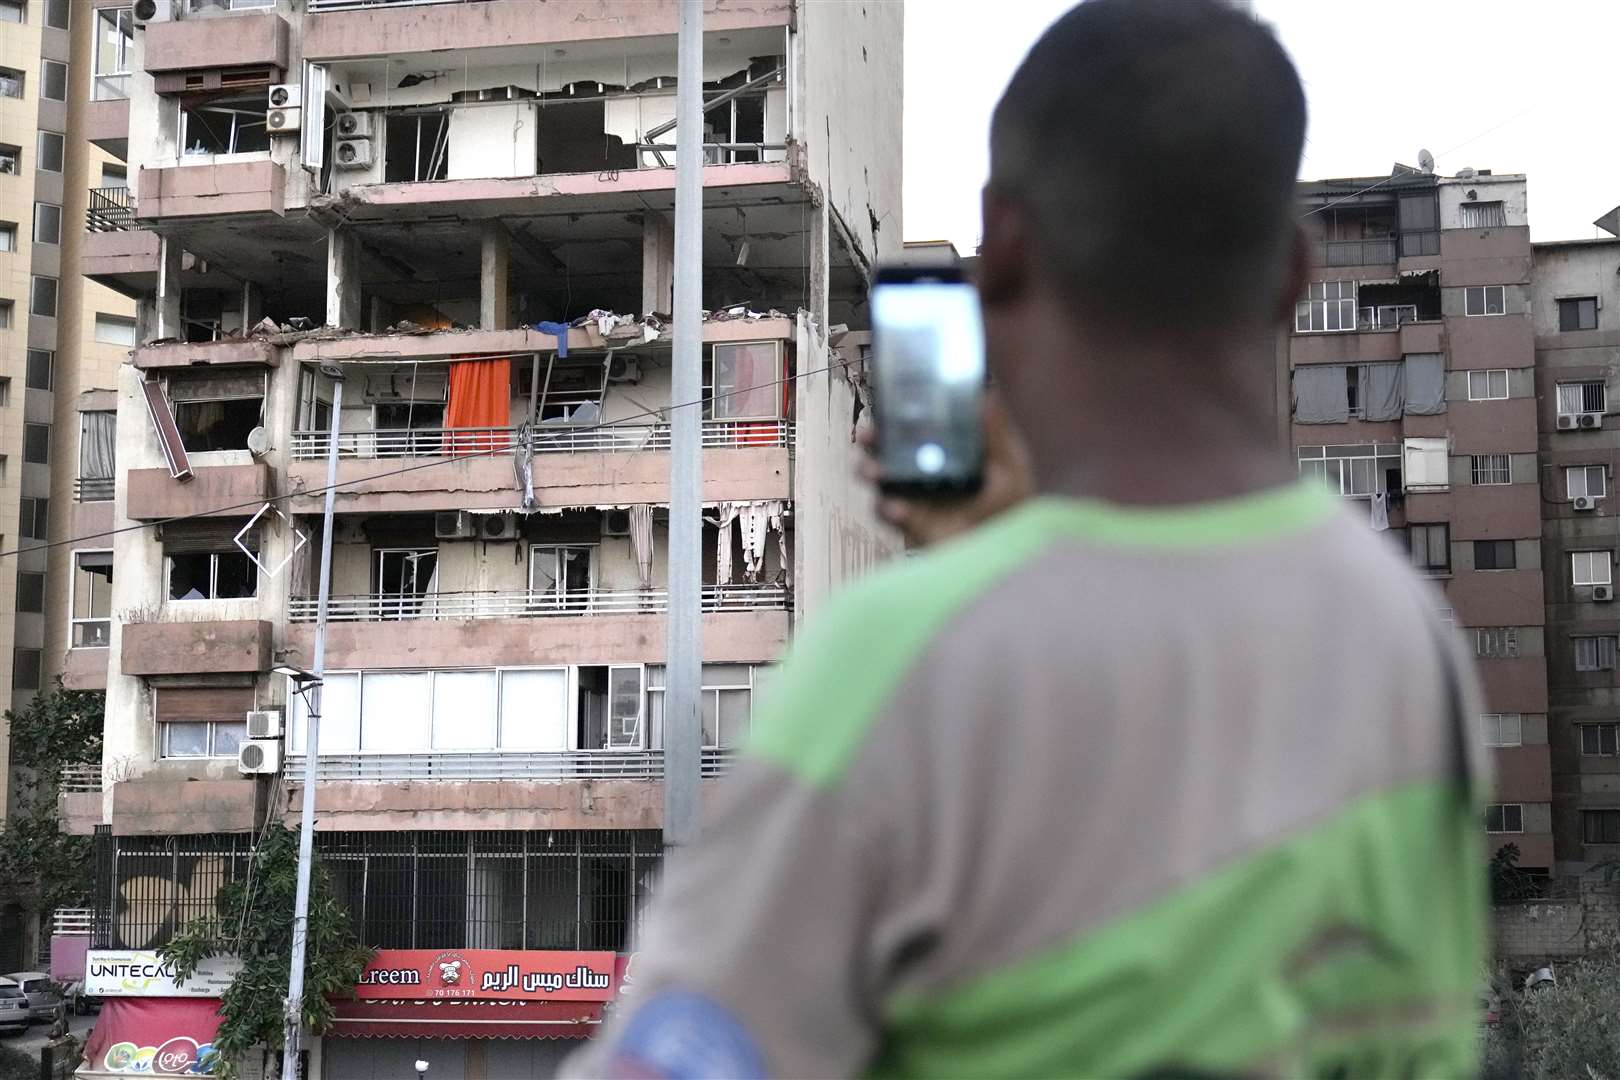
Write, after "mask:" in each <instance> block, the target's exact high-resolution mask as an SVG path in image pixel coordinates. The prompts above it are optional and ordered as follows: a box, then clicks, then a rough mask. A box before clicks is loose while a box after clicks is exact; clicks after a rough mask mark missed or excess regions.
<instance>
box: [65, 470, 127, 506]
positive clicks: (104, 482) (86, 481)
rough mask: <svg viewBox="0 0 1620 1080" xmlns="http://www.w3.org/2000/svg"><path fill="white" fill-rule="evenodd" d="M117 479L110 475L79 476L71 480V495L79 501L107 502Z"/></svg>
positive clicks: (110, 497) (111, 495)
mask: <svg viewBox="0 0 1620 1080" xmlns="http://www.w3.org/2000/svg"><path fill="white" fill-rule="evenodd" d="M117 483H118V482H117V481H116V480H114V479H113V478H112V477H110V476H80V477H76V478H75V479H74V481H73V497H74V498H75V499H77V500H78V501H79V502H108V501H110V500H111V499H112V497H113V488H114V487H115V486H116V485H117Z"/></svg>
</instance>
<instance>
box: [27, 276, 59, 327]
mask: <svg viewBox="0 0 1620 1080" xmlns="http://www.w3.org/2000/svg"><path fill="white" fill-rule="evenodd" d="M28 314H30V315H43V316H44V317H45V318H47V319H54V318H56V279H55V278H53V277H46V276H45V275H44V274H35V275H34V278H33V281H32V282H31V287H30V288H29V290H28Z"/></svg>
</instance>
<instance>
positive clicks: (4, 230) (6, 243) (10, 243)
mask: <svg viewBox="0 0 1620 1080" xmlns="http://www.w3.org/2000/svg"><path fill="white" fill-rule="evenodd" d="M17 236H18V230H17V223H16V222H15V221H0V255H9V254H11V253H12V252H14V251H16V250H17Z"/></svg>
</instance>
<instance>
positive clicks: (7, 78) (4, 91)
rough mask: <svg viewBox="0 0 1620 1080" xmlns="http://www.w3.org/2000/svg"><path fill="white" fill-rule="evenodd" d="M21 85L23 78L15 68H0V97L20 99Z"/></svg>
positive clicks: (21, 93) (21, 94)
mask: <svg viewBox="0 0 1620 1080" xmlns="http://www.w3.org/2000/svg"><path fill="white" fill-rule="evenodd" d="M0 21H3V20H0ZM23 85H24V76H23V73H22V72H20V71H18V70H17V69H16V68H8V67H0V97H8V98H20V97H22V96H23Z"/></svg>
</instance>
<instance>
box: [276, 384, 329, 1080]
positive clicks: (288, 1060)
mask: <svg viewBox="0 0 1620 1080" xmlns="http://www.w3.org/2000/svg"><path fill="white" fill-rule="evenodd" d="M321 371H322V373H323V374H325V375H328V376H329V377H331V379H332V426H331V430H330V431H329V432H328V434H327V444H326V507H325V512H324V516H323V517H322V519H321V582H320V599H319V600H318V601H317V605H316V609H315V655H314V657H313V658H312V659H313V670H312V671H311V672H309V676H310V677H309V678H308V679H300V680H299V681H298V682H295V684H294V685H295V686H296V687H297V689H298V690H299V691H306V690H307V692H308V694H309V697H308V698H306V699H305V708H304V714H305V716H306V717H307V720H306V722H305V724H304V806H303V810H302V812H301V813H300V814H299V817H298V892H297V894H296V895H295V897H294V899H293V934H292V967H291V968H290V970H289V972H288V975H287V1003H286V1016H285V1028H284V1030H283V1034H282V1055H281V1080H298V1044H299V1042H300V1040H301V1039H302V1036H303V1019H302V1018H303V1011H304V953H305V951H306V947H307V945H308V944H309V876H310V870H311V868H312V864H313V862H314V859H315V763H316V757H317V756H318V754H319V751H320V746H321V700H322V698H323V697H325V694H324V693H323V689H324V687H323V686H322V685H321V680H322V679H323V678H324V677H325V675H326V610H327V604H328V603H329V602H330V601H331V599H332V501H333V498H334V497H335V496H336V495H337V463H338V430H339V426H340V425H341V424H342V416H343V372H342V370H341V369H339V368H338V367H337V366H336V365H333V366H331V367H327V366H326V365H322V367H321Z"/></svg>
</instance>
